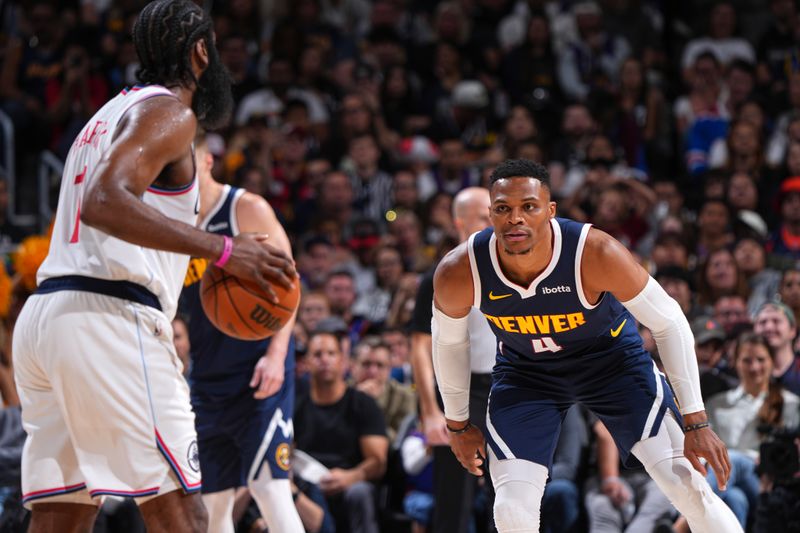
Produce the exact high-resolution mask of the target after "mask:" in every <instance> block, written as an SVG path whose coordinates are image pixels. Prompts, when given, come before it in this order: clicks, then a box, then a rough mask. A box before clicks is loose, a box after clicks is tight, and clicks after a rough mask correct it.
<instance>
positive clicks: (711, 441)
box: [683, 427, 731, 490]
mask: <svg viewBox="0 0 800 533" xmlns="http://www.w3.org/2000/svg"><path fill="white" fill-rule="evenodd" d="M683 454H684V455H685V456H686V458H687V459H688V460H689V462H690V463H692V466H693V467H694V469H695V470H697V471H698V472H700V473H701V474H703V476H705V475H706V474H707V472H706V468H705V466H703V463H702V461H700V458H701V457H702V458H703V459H705V460H706V461H707V462H708V466H710V467H711V468H712V469H713V470H714V474H715V475H716V476H717V486H718V487H719V490H725V489H726V488H727V485H728V477H730V475H731V460H730V458H729V457H728V449H727V448H726V447H725V444H724V443H723V442H722V441H721V440H720V438H719V437H717V434H716V433H714V432H713V431H712V430H711V428H710V427H707V428H702V429H696V430H694V431H688V432H686V435H685V436H684V439H683Z"/></svg>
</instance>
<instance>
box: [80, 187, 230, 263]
mask: <svg viewBox="0 0 800 533" xmlns="http://www.w3.org/2000/svg"><path fill="white" fill-rule="evenodd" d="M81 223H83V224H86V225H87V226H91V227H93V228H96V229H99V230H100V231H103V232H104V233H108V234H109V235H111V236H112V237H116V238H118V239H121V240H123V241H126V242H129V243H131V244H136V245H139V246H143V247H145V248H153V249H156V250H164V251H167V252H174V253H179V254H186V255H190V256H193V257H203V258H205V259H211V260H216V259H217V258H219V256H220V255H221V254H222V250H223V246H224V240H223V238H222V236H220V235H214V234H212V233H207V232H205V231H202V230H199V229H197V228H195V227H193V226H190V225H189V224H185V223H183V222H180V221H178V220H175V219H172V218H169V217H166V216H164V215H163V214H162V213H161V212H160V211H158V210H157V209H155V208H153V207H151V206H149V205H147V204H145V203H144V202H143V201H141V200H140V199H139V198H137V197H136V196H134V195H133V193H131V192H130V191H127V190H125V189H124V188H119V189H115V188H111V189H110V190H109V189H102V190H100V189H99V188H95V189H93V190H92V191H91V192H90V193H89V194H87V195H86V197H85V198H84V202H83V205H82V206H81Z"/></svg>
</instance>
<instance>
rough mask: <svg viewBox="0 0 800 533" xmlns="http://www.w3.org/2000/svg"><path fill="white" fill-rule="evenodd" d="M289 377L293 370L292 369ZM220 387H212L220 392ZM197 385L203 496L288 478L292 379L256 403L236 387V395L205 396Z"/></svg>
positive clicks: (246, 391)
mask: <svg viewBox="0 0 800 533" xmlns="http://www.w3.org/2000/svg"><path fill="white" fill-rule="evenodd" d="M291 373H292V374H293V373H294V371H293V369H292V370H291ZM217 385H218V384H215V386H214V388H215V389H216V390H219V387H218V386H217ZM202 389H203V386H202V385H200V386H198V384H195V386H194V387H193V390H192V406H193V407H194V410H195V427H196V429H197V445H198V448H199V453H200V471H201V472H202V475H203V492H204V493H211V492H219V491H221V490H225V489H230V488H234V487H241V486H246V485H247V482H248V481H250V480H253V479H257V478H259V477H260V476H262V475H270V476H271V477H272V478H273V479H287V478H288V477H289V468H290V465H291V463H290V456H291V453H290V452H291V444H292V440H293V426H292V414H293V412H294V379H293V376H292V375H291V374H289V372H287V375H286V378H285V380H284V382H283V387H281V389H280V390H279V391H278V392H277V393H276V394H274V395H273V396H270V397H269V398H266V399H263V400H256V399H255V398H253V392H254V389H251V388H250V387H249V386H247V384H246V383H245V384H244V386H242V384H239V389H240V391H239V392H238V394H235V395H227V396H225V397H220V396H219V395H216V396H214V397H212V396H208V395H207V396H204V395H203V392H202Z"/></svg>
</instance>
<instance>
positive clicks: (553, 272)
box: [432, 160, 742, 533]
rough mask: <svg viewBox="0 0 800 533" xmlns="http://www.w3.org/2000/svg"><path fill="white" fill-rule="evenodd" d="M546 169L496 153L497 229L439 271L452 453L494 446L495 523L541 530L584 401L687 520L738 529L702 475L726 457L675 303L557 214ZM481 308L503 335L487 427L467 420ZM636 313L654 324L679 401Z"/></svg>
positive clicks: (437, 311)
mask: <svg viewBox="0 0 800 533" xmlns="http://www.w3.org/2000/svg"><path fill="white" fill-rule="evenodd" d="M548 179H549V176H548V173H547V170H546V169H545V168H544V167H542V166H541V165H539V164H536V163H533V162H531V161H527V160H511V161H506V162H504V163H502V164H500V165H499V166H498V167H497V169H496V170H495V171H494V173H493V174H492V177H491V179H490V193H491V199H492V203H491V207H490V210H489V211H490V217H491V220H492V224H493V226H494V227H493V228H489V229H486V230H484V231H481V232H478V233H475V234H473V235H472V236H471V237H470V238H469V240H468V241H467V242H466V243H464V244H462V245H460V246H458V247H457V248H456V249H455V250H453V251H452V252H450V253H449V254H448V255H447V256H446V257H445V258H444V259H443V260H442V262H441V263H440V264H439V266H438V268H437V271H436V274H435V277H434V311H433V320H432V337H433V361H434V370H435V373H436V382H437V385H438V387H439V390H440V392H441V394H442V399H443V402H444V410H445V418H446V420H447V427H448V430H449V431H450V445H451V447H452V448H453V451H454V453H455V454H456V456H457V457H458V459H459V461H460V462H461V464H462V465H463V466H464V467H465V468H467V469H468V470H469V471H470V472H472V473H474V474H476V475H479V474H480V468H481V465H482V464H483V462H484V460H485V459H487V457H486V455H488V463H489V472H490V474H491V477H492V482H493V484H494V487H495V492H496V496H495V504H494V515H495V524H496V525H497V529H498V531H500V533H504V532H510V531H514V532H534V531H538V530H539V512H540V502H541V498H542V494H543V492H544V486H545V482H546V481H547V475H548V468H549V467H550V465H551V461H552V458H553V450H554V448H555V445H556V440H557V438H558V433H559V429H560V425H561V420H562V419H563V417H564V414H565V412H566V410H567V409H568V408H569V407H570V405H572V404H573V403H577V402H579V403H582V404H583V405H584V406H586V407H587V408H589V409H590V410H591V411H592V412H594V413H595V414H596V415H597V416H598V417H599V418H600V419H601V420H602V421H603V423H604V424H605V426H606V427H607V428H608V429H609V431H610V432H611V434H612V435H613V436H614V439H615V441H616V443H617V446H618V448H619V450H620V453H621V455H622V457H623V458H627V457H628V455H629V454H630V453H633V454H634V455H635V456H636V457H637V458H638V459H639V461H641V463H642V464H643V465H644V466H645V468H646V469H647V472H648V473H649V474H650V476H652V478H653V479H654V480H655V481H656V483H658V485H659V487H660V488H661V490H663V492H664V493H665V494H666V495H667V496H668V497H669V498H670V500H671V501H672V503H673V504H674V505H675V507H676V508H677V509H678V510H679V511H680V512H681V513H683V515H684V516H685V517H686V518H687V520H688V522H689V525H690V527H691V528H692V531H695V532H698V533H710V532H712V531H725V532H726V533H727V532H739V531H742V529H741V527H740V526H739V523H738V522H737V520H736V518H735V517H734V515H733V513H731V511H730V509H728V507H727V506H726V505H725V504H724V503H723V502H722V500H720V499H719V498H718V497H717V496H715V495H714V493H713V492H712V491H711V488H710V487H709V486H708V485H707V483H706V481H705V477H704V474H705V466H704V464H703V462H702V460H703V459H704V460H705V461H707V464H708V465H709V466H710V467H711V468H712V469H713V470H714V472H716V474H717V479H718V483H719V485H720V488H724V486H725V484H726V483H727V480H728V476H729V474H730V469H731V466H730V461H729V459H728V454H727V450H726V449H725V446H724V445H723V444H722V442H721V441H720V440H719V438H717V436H716V435H715V434H714V433H713V431H712V430H711V428H710V427H708V423H707V418H706V414H705V411H704V407H703V401H702V398H701V395H700V381H699V378H698V370H697V361H696V358H695V354H694V342H693V339H692V332H691V329H690V328H689V324H688V322H687V321H686V318H685V317H684V315H683V313H682V312H681V309H680V307H679V306H678V304H677V302H675V300H673V299H671V298H670V297H669V296H667V294H666V293H665V292H664V291H663V289H661V287H660V286H659V285H658V283H656V282H655V280H653V279H652V278H651V277H650V276H649V275H648V274H647V272H646V271H645V270H644V269H643V268H642V267H641V266H640V265H639V264H638V263H636V261H635V260H634V259H633V257H632V256H631V255H630V253H629V252H628V250H626V249H625V248H624V247H623V246H622V245H621V244H620V243H619V242H618V241H616V240H615V239H613V238H612V237H610V236H609V235H607V234H606V233H603V232H602V231H599V230H597V229H593V228H591V227H590V225H588V224H580V223H578V222H574V221H571V220H567V219H561V218H556V216H555V214H556V205H555V202H552V201H551V200H550V189H549V181H548ZM472 307H476V308H478V309H480V310H481V312H482V313H483V314H484V316H485V317H486V320H487V321H488V323H489V325H490V326H491V328H492V330H493V331H494V333H495V336H496V337H497V341H498V342H497V362H496V364H495V367H494V370H493V376H492V378H493V381H492V389H491V393H490V396H489V409H488V414H487V419H486V427H487V434H486V435H485V436H484V435H483V434H482V433H481V432H480V431H479V430H478V429H477V428H476V427H474V426H472V425H471V424H470V423H469V378H470V374H469V333H468V326H467V316H468V314H469V312H470V309H471V308H472ZM635 320H638V321H639V322H641V323H643V324H644V325H645V326H647V327H648V328H650V330H651V331H652V332H653V336H654V337H655V339H656V342H657V344H658V351H659V353H660V354H661V359H662V361H663V363H664V367H665V368H666V370H667V373H668V374H669V377H670V382H671V383H672V386H673V389H674V391H675V396H676V397H677V400H678V403H679V405H680V412H679V411H678V407H677V405H676V404H675V401H674V400H673V397H672V394H671V392H670V389H669V385H668V384H667V382H666V379H665V378H664V376H663V375H662V374H661V373H659V372H658V370H657V368H656V366H655V364H654V362H653V361H652V359H651V358H650V356H649V354H648V353H647V352H646V351H645V350H644V349H643V348H642V341H641V338H640V337H639V335H638V333H637V329H636V323H635ZM681 412H682V413H683V415H681ZM484 437H485V438H486V440H487V441H488V450H487V451H488V453H485V452H484V450H485V449H486V442H485V441H484Z"/></svg>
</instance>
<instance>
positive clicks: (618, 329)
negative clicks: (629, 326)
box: [611, 318, 628, 337]
mask: <svg viewBox="0 0 800 533" xmlns="http://www.w3.org/2000/svg"><path fill="white" fill-rule="evenodd" d="M627 321H628V319H627V318H626V319H625V320H623V321H622V324H620V325H619V327H618V328H617V329H612V330H611V336H612V337H616V336H618V335H619V332H620V331H622V326H624V325H625V322H627Z"/></svg>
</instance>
